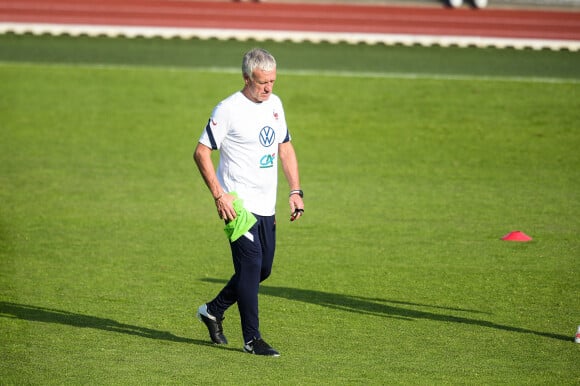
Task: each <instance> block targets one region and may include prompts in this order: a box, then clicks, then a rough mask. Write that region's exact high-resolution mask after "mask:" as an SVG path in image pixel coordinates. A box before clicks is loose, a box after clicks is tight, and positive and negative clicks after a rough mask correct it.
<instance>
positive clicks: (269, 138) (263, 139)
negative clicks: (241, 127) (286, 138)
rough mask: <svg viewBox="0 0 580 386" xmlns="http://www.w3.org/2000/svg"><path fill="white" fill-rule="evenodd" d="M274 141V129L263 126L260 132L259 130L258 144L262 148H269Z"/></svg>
mask: <svg viewBox="0 0 580 386" xmlns="http://www.w3.org/2000/svg"><path fill="white" fill-rule="evenodd" d="M275 139H276V133H275V132H274V129H272V128H271V127H270V126H264V127H263V128H262V130H260V143H261V144H262V146H264V147H270V146H272V144H273V143H274V140H275Z"/></svg>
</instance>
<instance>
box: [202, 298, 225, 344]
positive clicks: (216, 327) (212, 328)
mask: <svg viewBox="0 0 580 386" xmlns="http://www.w3.org/2000/svg"><path fill="white" fill-rule="evenodd" d="M197 318H198V319H199V320H201V321H202V322H203V323H205V326H206V327H207V330H208V331H209V337H210V338H211V341H212V342H214V343H215V344H228V340H227V339H226V337H225V336H224V329H223V328H222V321H223V320H224V319H223V318H222V319H220V320H218V319H217V318H216V317H215V316H213V315H212V314H210V313H209V312H207V304H202V305H201V306H199V308H198V309H197Z"/></svg>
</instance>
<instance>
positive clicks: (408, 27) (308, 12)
mask: <svg viewBox="0 0 580 386" xmlns="http://www.w3.org/2000/svg"><path fill="white" fill-rule="evenodd" d="M2 22H11V23H40V24H42V23H51V24H75V25H107V26H147V27H186V28H212V29H242V30H273V31H314V32H346V33H377V34H407V35H436V36H465V37H468V36H479V37H502V38H529V39H553V40H574V41H580V12H576V11H556V10H513V9H492V8H488V9H485V10H474V9H469V8H465V9H447V8H444V7H442V6H441V7H427V6H424V7H402V6H384V5H346V4H311V3H310V4H296V3H240V2H231V1H223V2H216V1H191V0H189V1H188V0H182V1H179V0H0V23H2Z"/></svg>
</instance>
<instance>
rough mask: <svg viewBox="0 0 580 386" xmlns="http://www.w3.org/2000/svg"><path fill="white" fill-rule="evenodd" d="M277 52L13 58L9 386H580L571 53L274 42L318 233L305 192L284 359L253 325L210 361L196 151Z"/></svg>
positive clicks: (268, 325)
mask: <svg viewBox="0 0 580 386" xmlns="http://www.w3.org/2000/svg"><path fill="white" fill-rule="evenodd" d="M253 45H258V44H257V43H255V42H253V43H252V42H247V43H236V42H215V41H209V42H199V41H190V42H185V41H167V42H162V41H155V40H152V41H146V40H135V41H124V40H110V39H89V38H78V39H71V38H51V37H32V36H24V37H15V36H1V37H0V60H1V62H0V89H1V90H2V92H1V93H0V117H1V118H0V128H1V130H0V383H2V384H123V385H125V384H135V385H137V384H202V383H209V384H248V385H250V384H252V385H254V384H263V385H266V384H312V385H320V384H328V385H330V384H538V385H540V384H542V385H544V384H570V385H572V384H578V383H579V382H580V369H579V367H578V363H580V345H578V344H575V343H574V340H573V336H574V333H575V332H576V327H577V326H578V325H580V297H579V293H580V280H578V275H579V273H580V263H579V247H580V242H579V240H578V235H579V234H580V200H579V198H580V197H579V192H580V182H579V181H580V179H579V177H580V173H579V171H580V152H579V151H578V149H579V148H580V131H579V130H580V123H579V122H580V99H579V91H580V82H579V81H578V80H579V79H580V73H579V72H580V66H578V64H579V57H580V55H579V54H578V53H569V52H558V53H556V52H546V51H542V52H533V51H510V50H504V51H495V50H476V49H453V48H450V49H442V48H432V49H427V48H419V47H414V48H408V47H407V48H405V47H379V46H375V47H367V46H331V45H322V46H316V45H296V44H291V43H283V44H277V43H276V44H275V43H271V42H266V43H264V44H259V45H263V46H266V47H267V48H269V49H270V50H271V51H272V52H273V53H274V54H275V55H276V56H277V57H278V59H279V62H280V69H279V77H278V81H277V85H276V90H275V91H276V93H277V94H279V95H280V96H281V97H282V98H283V100H284V102H285V108H286V115H287V120H288V123H289V126H290V128H291V132H292V135H293V138H294V144H295V147H296V149H297V152H298V156H299V160H300V165H301V174H302V182H303V189H304V190H305V194H306V195H305V200H306V215H305V217H304V218H303V219H301V220H300V221H299V222H297V223H290V222H289V221H288V214H287V212H288V209H287V208H286V205H285V201H286V200H285V197H286V194H287V189H286V186H285V184H284V180H283V179H281V186H280V189H279V192H280V194H279V198H280V200H279V206H278V217H277V218H278V251H277V255H276V261H275V267H274V272H273V275H272V277H271V278H270V279H268V281H266V282H265V283H264V285H263V286H262V289H261V295H260V296H261V298H260V301H261V320H262V332H263V334H264V337H265V339H266V340H267V341H268V342H269V343H271V344H272V345H273V346H275V347H276V348H277V349H278V350H279V351H280V352H281V354H282V356H281V357H280V358H260V357H255V356H250V355H247V354H243V353H242V351H241V346H242V338H241V332H240V327H239V317H238V315H237V310H236V309H235V308H234V309H232V310H231V311H230V312H229V313H228V314H227V318H226V320H225V322H224V328H225V329H226V334H227V336H228V338H229V340H230V345H228V346H226V347H221V346H213V345H211V344H209V340H208V337H207V332H206V330H205V327H204V326H203V325H202V324H201V323H199V322H198V321H197V320H194V312H195V309H196V307H197V306H198V305H199V304H201V303H202V302H204V301H206V300H209V299H210V298H211V297H212V296H214V295H215V293H216V292H217V291H218V290H219V289H220V288H221V286H222V285H223V284H224V282H225V280H227V279H228V278H229V276H230V274H231V271H232V268H231V261H230V257H229V248H228V245H227V242H226V239H225V235H224V234H223V231H222V225H221V222H220V220H219V219H218V218H217V215H216V213H215V209H214V206H213V201H212V198H211V196H210V194H209V193H208V191H207V189H206V187H205V185H204V184H203V181H202V180H201V178H200V177H199V174H198V172H197V170H196V168H195V166H194V164H193V161H192V159H191V153H192V151H193V148H194V146H195V143H196V141H197V138H198V137H199V135H200V133H201V130H202V129H203V127H204V126H205V122H206V120H207V118H208V116H209V113H210V111H211V109H212V108H213V106H214V105H215V104H216V103H217V102H218V101H219V100H220V99H221V98H223V97H224V96H227V95H229V93H231V92H234V91H236V90H238V89H239V88H241V77H240V75H239V74H238V73H235V72H232V71H231V69H232V68H237V67H238V62H239V61H240V59H241V53H242V52H243V51H244V50H245V49H246V48H248V47H250V46H253ZM124 46H125V47H126V49H125V50H123V49H122V47H124ZM136 47H141V48H140V49H137V48H136ZM317 50H319V51H320V52H319V51H317ZM317 52H319V53H320V57H317V56H314V53H317ZM51 55H52V56H51ZM208 55H211V60H210V58H208ZM506 57H507V59H506ZM304 58H308V60H305V59H304ZM321 58H323V59H321ZM331 58H336V60H332V59H331ZM338 58H343V60H341V61H339V60H338ZM286 61H287V63H288V66H287V68H285V67H284V64H283V63H284V62H286ZM365 62H366V64H367V65H365ZM468 63H471V66H466V64H468ZM103 64H104V65H103ZM411 64H412V65H411ZM301 65H302V67H300V66H301ZM546 66H547V67H546ZM518 68H520V71H519V72H518V70H517V69H518ZM321 70H323V71H324V73H322V72H321ZM512 230H522V231H524V232H526V233H527V234H528V235H530V236H532V237H533V239H534V240H533V241H532V242H529V243H513V242H505V241H501V240H500V238H501V237H502V236H503V235H505V234H506V233H508V232H509V231H512Z"/></svg>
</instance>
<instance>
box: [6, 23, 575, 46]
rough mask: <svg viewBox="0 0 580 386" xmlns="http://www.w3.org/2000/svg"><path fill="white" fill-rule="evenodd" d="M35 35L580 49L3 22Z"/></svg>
mask: <svg viewBox="0 0 580 386" xmlns="http://www.w3.org/2000/svg"><path fill="white" fill-rule="evenodd" d="M7 33H14V34H20V35H23V34H33V35H46V34H48V35H55V36H59V35H71V36H82V35H86V36H109V37H125V38H138V37H143V38H163V39H175V38H180V39H192V38H198V39H218V40H232V39H233V40H239V41H246V40H256V41H268V40H271V41H275V42H284V41H290V42H295V43H302V42H310V43H324V42H328V43H332V44H338V43H348V44H361V43H364V44H370V45H376V44H385V45H404V46H416V45H419V46H425V47H429V46H441V47H477V48H514V49H519V50H523V49H533V50H543V49H549V50H554V51H559V50H569V51H579V50H580V41H576V40H551V39H529V38H502V37H479V36H438V35H411V34H409V35H407V34H376V33H344V32H309V31H269V30H243V29H211V28H171V27H146V26H143V27H140V26H111V25H82V24H50V23H46V24H44V23H7V22H0V34H7Z"/></svg>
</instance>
